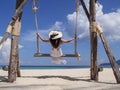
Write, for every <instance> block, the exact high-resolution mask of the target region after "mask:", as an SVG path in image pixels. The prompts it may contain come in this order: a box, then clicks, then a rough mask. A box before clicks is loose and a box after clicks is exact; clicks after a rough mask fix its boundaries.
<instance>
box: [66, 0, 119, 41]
mask: <svg viewBox="0 0 120 90" xmlns="http://www.w3.org/2000/svg"><path fill="white" fill-rule="evenodd" d="M87 1H88V0H87ZM87 1H85V2H86V5H87V8H88V6H89V5H88V2H87ZM79 9H80V10H79V15H78V38H79V39H81V40H83V39H88V37H89V23H88V20H87V18H86V15H85V12H84V11H83V9H82V6H81V5H80V7H79ZM96 16H97V21H98V22H99V23H100V24H101V26H102V27H103V30H104V34H105V36H106V38H107V40H108V41H118V40H120V32H119V30H120V18H119V17H120V9H118V10H117V11H116V12H110V13H106V14H104V13H103V6H102V5H100V4H99V6H98V5H96ZM67 19H68V24H69V25H68V27H69V28H67V30H68V29H70V30H71V32H72V33H73V31H74V28H75V20H76V13H75V12H73V13H72V14H68V15H67ZM69 33H70V32H69Z"/></svg>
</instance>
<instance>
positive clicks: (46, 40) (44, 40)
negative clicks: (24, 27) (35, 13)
mask: <svg viewBox="0 0 120 90" xmlns="http://www.w3.org/2000/svg"><path fill="white" fill-rule="evenodd" d="M37 35H38V37H39V38H40V39H41V40H42V41H43V42H50V40H49V39H43V38H42V37H41V36H40V34H39V33H37Z"/></svg>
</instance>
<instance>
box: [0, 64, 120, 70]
mask: <svg viewBox="0 0 120 90" xmlns="http://www.w3.org/2000/svg"><path fill="white" fill-rule="evenodd" d="M3 66H5V65H0V69H2V67H3ZM98 67H100V68H111V66H110V65H101V66H98ZM80 68H90V66H28V65H25V66H20V69H22V70H26V69H27V70H28V69H29V70H33V69H34V70H36V69H37V70H45V69H50V70H53V69H80ZM119 68H120V65H119Z"/></svg>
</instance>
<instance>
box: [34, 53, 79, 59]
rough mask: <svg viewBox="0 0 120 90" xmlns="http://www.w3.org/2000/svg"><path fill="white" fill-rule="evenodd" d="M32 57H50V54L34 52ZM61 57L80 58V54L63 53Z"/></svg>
mask: <svg viewBox="0 0 120 90" xmlns="http://www.w3.org/2000/svg"><path fill="white" fill-rule="evenodd" d="M34 57H51V55H50V54H45V53H35V54H34ZM61 57H76V58H77V59H80V54H64V55H62V56H61Z"/></svg>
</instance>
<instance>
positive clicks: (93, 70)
mask: <svg viewBox="0 0 120 90" xmlns="http://www.w3.org/2000/svg"><path fill="white" fill-rule="evenodd" d="M89 3H90V4H89V5H90V7H89V9H90V43H91V55H90V57H91V80H95V81H98V67H97V43H98V41H97V32H96V27H95V25H94V22H96V9H95V0H90V2H89Z"/></svg>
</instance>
